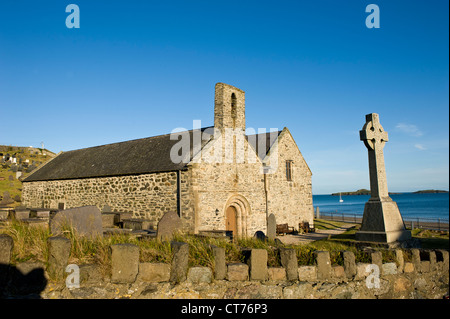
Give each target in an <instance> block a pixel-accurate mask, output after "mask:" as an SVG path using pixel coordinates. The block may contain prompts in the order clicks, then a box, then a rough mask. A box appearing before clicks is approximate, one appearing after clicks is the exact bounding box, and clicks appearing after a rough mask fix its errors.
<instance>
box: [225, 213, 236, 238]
mask: <svg viewBox="0 0 450 319" xmlns="http://www.w3.org/2000/svg"><path fill="white" fill-rule="evenodd" d="M236 218H237V211H236V208H234V207H233V206H229V207H228V208H227V211H226V220H225V224H226V230H231V231H233V237H236V236H237V222H236Z"/></svg>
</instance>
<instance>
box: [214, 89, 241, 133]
mask: <svg viewBox="0 0 450 319" xmlns="http://www.w3.org/2000/svg"><path fill="white" fill-rule="evenodd" d="M214 127H215V128H216V129H219V130H221V131H222V130H224V129H225V128H231V129H242V130H244V131H245V92H244V91H242V90H241V89H238V88H237V87H234V86H231V85H229V84H225V83H217V84H216V88H215V96H214Z"/></svg>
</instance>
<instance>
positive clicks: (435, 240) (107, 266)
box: [0, 220, 448, 282]
mask: <svg viewBox="0 0 450 319" xmlns="http://www.w3.org/2000/svg"><path fill="white" fill-rule="evenodd" d="M356 231H357V227H355V228H353V229H350V230H349V231H347V232H346V233H343V234H341V235H337V236H333V237H331V238H329V239H323V240H318V241H314V242H311V243H309V244H306V245H305V244H303V245H283V244H281V243H280V242H278V241H273V240H265V241H263V240H258V239H254V238H243V239H237V240H235V241H233V242H231V241H228V240H224V239H219V238H211V237H200V236H195V235H181V234H176V235H175V236H174V239H173V240H174V241H179V242H185V243H188V244H189V266H190V267H193V266H206V267H210V268H211V269H213V270H214V253H213V249H212V247H213V246H217V247H222V248H224V249H225V256H226V262H227V263H233V262H245V253H244V251H245V249H252V248H256V249H265V250H267V255H268V266H269V267H281V259H280V254H279V248H280V247H284V248H293V249H295V251H296V254H297V260H298V265H299V266H302V265H315V263H316V257H315V252H316V251H329V252H330V259H331V264H332V265H341V266H342V265H343V256H342V252H343V251H352V252H353V253H354V254H355V257H356V262H361V263H370V262H371V256H370V254H369V252H367V251H363V250H360V249H357V248H356V246H355V245H353V244H352V243H351V241H352V240H354V239H352V238H354V233H355V232H356ZM1 233H4V234H8V235H10V236H11V237H12V238H13V240H14V246H13V252H12V264H13V265H16V264H18V263H21V262H41V263H43V264H44V265H45V266H47V260H48V251H47V241H48V239H49V238H50V237H51V236H52V234H51V232H50V230H49V229H48V228H47V227H45V228H44V227H31V226H29V225H27V224H25V223H23V222H20V221H16V220H12V221H8V222H7V223H5V225H3V227H1V228H0V234H1ZM413 235H414V236H421V237H418V238H420V239H421V241H422V244H423V246H425V245H424V243H426V244H427V245H428V246H430V247H424V248H434V249H436V248H444V249H448V233H447V234H446V235H445V234H440V237H433V236H434V234H433V233H432V232H425V231H420V230H419V231H416V230H414V231H413ZM62 236H64V237H66V238H68V239H69V240H70V241H71V244H72V249H71V254H70V257H69V261H68V263H69V264H76V265H78V266H81V265H84V264H95V265H97V266H98V269H99V271H100V272H101V274H102V275H103V276H105V277H108V276H110V275H111V249H110V246H111V245H114V244H120V243H129V244H134V245H137V246H138V247H139V248H140V252H141V253H140V262H160V263H167V264H171V262H172V249H171V245H170V242H162V241H159V240H156V239H139V238H137V237H134V236H130V235H128V234H114V235H110V236H103V237H98V238H93V239H90V238H87V237H82V236H79V235H78V234H77V232H76V231H75V230H74V229H73V228H71V227H67V226H66V227H64V228H63V233H62ZM425 236H429V237H425ZM443 244H446V248H445V247H439V245H443ZM374 248H375V249H377V250H378V248H377V247H374ZM379 250H380V251H381V252H382V258H383V262H395V253H394V252H393V251H390V250H386V249H382V248H380V249H379ZM406 257H407V256H406ZM49 279H50V280H52V281H55V282H56V281H58V280H60V279H56V278H49Z"/></svg>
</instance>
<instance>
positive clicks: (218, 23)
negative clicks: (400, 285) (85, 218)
mask: <svg viewBox="0 0 450 319" xmlns="http://www.w3.org/2000/svg"><path fill="white" fill-rule="evenodd" d="M70 3H74V4H77V5H78V6H79V8H80V28H79V29H69V28H67V27H66V25H65V20H66V17H67V16H68V15H69V13H66V12H65V8H66V6H67V5H69V4H70ZM370 3H375V4H377V5H378V6H379V8H380V28H379V29H368V28H367V27H366V25H365V20H366V17H367V16H368V15H369V13H366V12H365V8H366V6H367V5H368V4H370ZM448 5H449V4H448V1H442V0H434V1H424V0H423V1H400V0H399V1H392V0H391V1H378V0H373V1H372V0H371V1H261V0H260V1H243V0H241V1H227V2H218V1H195V0H191V1H137V0H130V1H95V0H90V1H87V0H70V1H61V0H58V1H12V0H3V1H1V3H0V118H1V123H2V128H1V130H0V144H6V145H20V146H29V145H32V146H36V147H39V146H40V143H41V142H42V141H43V142H44V144H45V147H46V148H48V149H50V150H52V151H55V152H59V151H68V150H72V149H78V148H84V147H90V146H96V145H102V144H108V143H114V142H119V141H126V140H130V139H136V138H143V137H148V136H153V135H159V134H166V133H169V132H171V131H172V129H174V128H176V127H185V128H187V129H190V128H192V125H193V124H192V121H193V120H201V121H202V126H210V125H212V124H213V105H214V85H215V83H217V82H225V83H228V84H231V85H234V86H237V87H239V88H241V89H243V90H244V91H245V92H246V124H247V127H253V128H268V129H269V128H279V129H282V128H283V127H285V126H286V127H288V128H289V130H290V131H291V133H292V135H293V136H294V138H295V140H296V142H297V144H298V146H299V148H300V150H301V152H302V154H303V156H304V157H305V159H306V160H307V162H308V164H309V166H310V168H311V170H312V172H313V193H314V194H323V193H330V192H338V191H351V190H356V189H359V188H369V173H368V162H367V150H366V148H365V147H364V144H363V143H362V142H361V141H360V140H359V135H358V131H359V130H360V129H361V128H362V126H363V124H364V122H365V114H368V113H372V112H375V113H379V114H380V121H381V124H382V125H383V127H384V128H385V130H386V131H387V132H388V133H389V142H388V143H387V144H386V147H385V148H384V152H385V160H386V169H387V178H388V186H389V190H390V191H414V190H418V189H427V188H436V189H447V190H448V188H449V156H448V153H449V139H448V135H449V109H448V102H449V91H448V85H449V83H448V79H449V73H448V71H449V65H448V63H449V62H448V61H449V43H448V39H449V34H448V27H449V20H448V9H449V8H448Z"/></svg>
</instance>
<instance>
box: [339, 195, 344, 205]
mask: <svg viewBox="0 0 450 319" xmlns="http://www.w3.org/2000/svg"><path fill="white" fill-rule="evenodd" d="M343 202H344V200H343V199H342V196H341V193H339V203H343Z"/></svg>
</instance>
